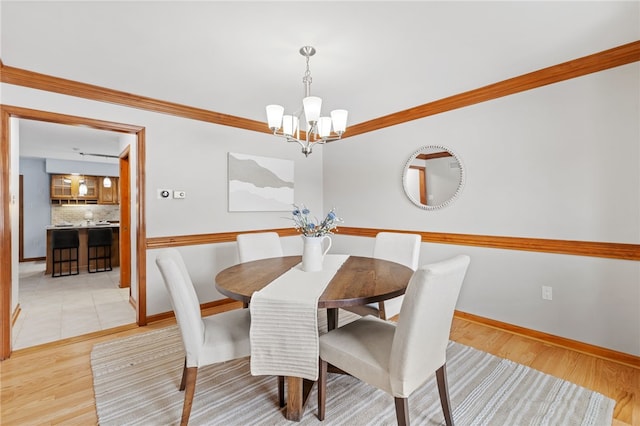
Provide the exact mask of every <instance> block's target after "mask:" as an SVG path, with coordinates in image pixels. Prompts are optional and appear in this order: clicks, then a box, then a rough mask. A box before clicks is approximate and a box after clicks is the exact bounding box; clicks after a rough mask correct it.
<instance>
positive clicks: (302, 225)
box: [291, 204, 343, 237]
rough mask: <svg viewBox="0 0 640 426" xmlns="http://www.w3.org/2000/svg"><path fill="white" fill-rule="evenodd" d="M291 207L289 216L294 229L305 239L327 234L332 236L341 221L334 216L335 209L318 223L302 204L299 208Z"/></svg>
mask: <svg viewBox="0 0 640 426" xmlns="http://www.w3.org/2000/svg"><path fill="white" fill-rule="evenodd" d="M293 207H294V209H293V211H292V212H291V214H292V219H293V222H294V227H295V228H296V229H297V230H298V231H299V232H301V233H302V235H304V236H306V237H323V236H325V235H327V234H333V230H334V229H336V228H337V227H338V223H340V222H342V221H343V220H342V219H341V218H339V217H338V216H337V215H336V211H335V208H333V209H331V210H329V213H327V215H326V216H325V217H324V219H322V221H318V219H317V218H312V217H311V212H310V211H309V209H308V208H307V207H306V206H305V205H304V204H302V205H301V206H297V205H295V204H294V205H293Z"/></svg>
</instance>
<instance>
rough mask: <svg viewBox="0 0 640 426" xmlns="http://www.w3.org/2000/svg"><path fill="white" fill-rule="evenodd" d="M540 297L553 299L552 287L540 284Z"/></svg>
mask: <svg viewBox="0 0 640 426" xmlns="http://www.w3.org/2000/svg"><path fill="white" fill-rule="evenodd" d="M542 299H544V300H553V288H552V287H549V286H546V285H543V286H542Z"/></svg>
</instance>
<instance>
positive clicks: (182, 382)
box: [179, 357, 187, 391]
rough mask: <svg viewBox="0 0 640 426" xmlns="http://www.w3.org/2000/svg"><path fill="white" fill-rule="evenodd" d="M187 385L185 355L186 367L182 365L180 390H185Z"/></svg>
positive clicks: (185, 359)
mask: <svg viewBox="0 0 640 426" xmlns="http://www.w3.org/2000/svg"><path fill="white" fill-rule="evenodd" d="M186 385H187V357H184V367H182V380H181V381H180V388H179V389H180V390H181V391H183V390H184V387H185V386H186Z"/></svg>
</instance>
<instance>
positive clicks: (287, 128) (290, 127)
mask: <svg viewBox="0 0 640 426" xmlns="http://www.w3.org/2000/svg"><path fill="white" fill-rule="evenodd" d="M298 122H299V120H298V117H296V116H295V115H285V116H284V117H282V133H284V134H285V136H293V135H294V134H295V133H296V130H298Z"/></svg>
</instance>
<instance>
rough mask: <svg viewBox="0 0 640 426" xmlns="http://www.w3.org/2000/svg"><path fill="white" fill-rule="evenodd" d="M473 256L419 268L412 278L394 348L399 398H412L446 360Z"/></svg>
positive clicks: (393, 386) (395, 392)
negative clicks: (459, 296)
mask: <svg viewBox="0 0 640 426" xmlns="http://www.w3.org/2000/svg"><path fill="white" fill-rule="evenodd" d="M469 261H470V259H469V256H464V255H461V256H456V257H454V258H451V259H448V260H445V261H442V262H438V263H432V264H429V265H425V266H423V267H421V268H419V269H418V270H417V271H416V272H415V273H414V275H413V277H412V278H411V280H410V281H409V285H408V287H407V292H406V293H405V298H404V301H403V303H402V308H401V310H400V319H399V320H398V324H397V328H396V332H395V335H394V337H393V343H392V348H391V356H390V360H389V365H390V371H389V374H390V379H391V389H392V391H393V396H395V397H403V398H406V397H408V396H409V395H410V394H411V392H413V391H414V390H415V389H416V388H418V387H419V386H420V385H421V384H423V383H424V381H425V379H426V378H427V377H429V376H431V375H432V374H433V372H434V371H435V370H437V369H438V368H440V367H441V366H442V365H443V364H444V363H445V362H446V351H447V344H448V342H449V333H450V330H451V321H452V320H453V312H454V309H455V306H456V302H457V300H458V295H459V294H460V288H461V286H462V282H463V280H464V277H465V275H466V272H467V268H468V266H469Z"/></svg>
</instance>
